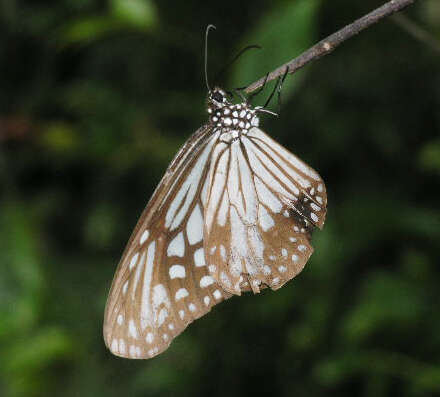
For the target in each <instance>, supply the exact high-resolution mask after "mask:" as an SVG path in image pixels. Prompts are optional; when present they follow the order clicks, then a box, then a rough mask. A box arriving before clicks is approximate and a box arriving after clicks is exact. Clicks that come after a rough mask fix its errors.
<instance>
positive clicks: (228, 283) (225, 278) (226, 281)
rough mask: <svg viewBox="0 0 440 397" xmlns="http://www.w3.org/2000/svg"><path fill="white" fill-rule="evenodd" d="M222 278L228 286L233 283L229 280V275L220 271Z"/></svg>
mask: <svg viewBox="0 0 440 397" xmlns="http://www.w3.org/2000/svg"><path fill="white" fill-rule="evenodd" d="M220 280H221V281H222V283H223V284H225V285H226V286H227V287H229V288H231V286H232V284H231V280H229V277H228V275H227V274H226V273H225V272H221V273H220Z"/></svg>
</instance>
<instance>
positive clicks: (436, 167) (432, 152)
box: [419, 139, 440, 173]
mask: <svg viewBox="0 0 440 397" xmlns="http://www.w3.org/2000/svg"><path fill="white" fill-rule="evenodd" d="M419 164H420V167H421V168H422V169H424V170H426V171H435V172H437V173H440V140H438V139H437V140H435V141H431V142H428V143H426V144H425V145H424V146H423V147H422V149H421V150H420V153H419Z"/></svg>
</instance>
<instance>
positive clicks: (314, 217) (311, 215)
mask: <svg viewBox="0 0 440 397" xmlns="http://www.w3.org/2000/svg"><path fill="white" fill-rule="evenodd" d="M310 218H312V221H313V222H318V217H317V216H316V214H315V213H314V212H311V213H310Z"/></svg>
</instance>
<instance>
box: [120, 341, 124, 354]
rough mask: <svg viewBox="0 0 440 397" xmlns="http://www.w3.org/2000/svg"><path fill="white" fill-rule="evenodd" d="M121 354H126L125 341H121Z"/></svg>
mask: <svg viewBox="0 0 440 397" xmlns="http://www.w3.org/2000/svg"><path fill="white" fill-rule="evenodd" d="M119 353H121V354H125V341H124V339H119Z"/></svg>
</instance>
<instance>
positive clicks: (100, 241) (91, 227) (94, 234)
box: [85, 203, 117, 249]
mask: <svg viewBox="0 0 440 397" xmlns="http://www.w3.org/2000/svg"><path fill="white" fill-rule="evenodd" d="M116 226H117V220H116V218H115V209H114V208H113V207H111V206H110V205H108V204H104V203H100V204H99V205H98V206H97V207H96V208H94V209H93V210H92V211H91V213H90V214H89V216H88V219H87V223H86V225H85V228H86V229H85V238H86V240H87V242H88V243H89V244H90V245H91V246H93V247H94V248H95V249H97V248H106V247H107V248H108V246H109V245H110V242H111V241H112V239H113V237H114V234H115V231H116Z"/></svg>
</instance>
